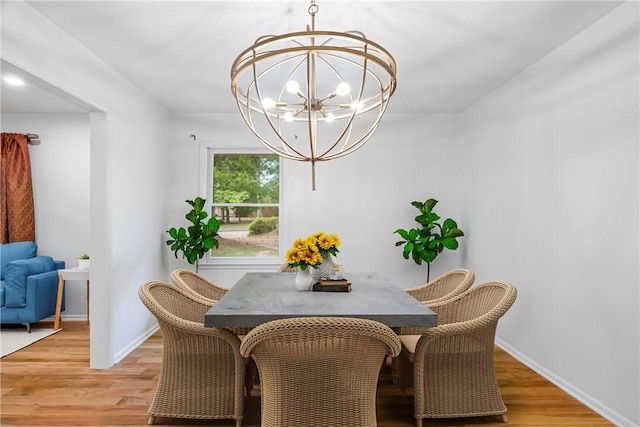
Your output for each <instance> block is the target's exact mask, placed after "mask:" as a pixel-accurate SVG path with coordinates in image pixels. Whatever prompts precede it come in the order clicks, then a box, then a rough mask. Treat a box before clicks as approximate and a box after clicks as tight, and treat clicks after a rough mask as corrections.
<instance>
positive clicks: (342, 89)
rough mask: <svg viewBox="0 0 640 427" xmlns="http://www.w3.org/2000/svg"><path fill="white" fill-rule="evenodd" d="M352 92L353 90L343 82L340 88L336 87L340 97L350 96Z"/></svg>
mask: <svg viewBox="0 0 640 427" xmlns="http://www.w3.org/2000/svg"><path fill="white" fill-rule="evenodd" d="M350 90H351V88H349V85H348V84H347V83H345V82H342V83H340V84H339V85H338V87H336V95H339V96H345V95H348V94H349V91H350Z"/></svg>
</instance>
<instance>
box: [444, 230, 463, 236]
mask: <svg viewBox="0 0 640 427" xmlns="http://www.w3.org/2000/svg"><path fill="white" fill-rule="evenodd" d="M462 236H464V233H463V232H462V230H460V229H459V228H452V229H450V230H448V231H447V232H446V233H445V234H444V236H443V237H462Z"/></svg>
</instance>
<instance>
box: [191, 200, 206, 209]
mask: <svg viewBox="0 0 640 427" xmlns="http://www.w3.org/2000/svg"><path fill="white" fill-rule="evenodd" d="M204 203H205V199H203V198H202V197H196V198H195V200H194V201H193V209H194V210H195V211H197V212H200V211H201V210H202V208H204Z"/></svg>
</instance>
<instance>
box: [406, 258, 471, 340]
mask: <svg viewBox="0 0 640 427" xmlns="http://www.w3.org/2000/svg"><path fill="white" fill-rule="evenodd" d="M474 280H475V274H474V273H473V271H471V270H467V269H462V268H459V269H456V270H451V271H448V272H446V273H445V274H443V275H442V276H440V277H438V278H436V279H434V280H431V281H430V282H427V283H425V284H423V285H420V286H416V287H413V288H408V289H405V292H407V293H408V294H409V295H411V296H412V297H414V298H415V299H417V300H418V301H420V302H421V303H423V304H424V305H426V306H427V307H430V306H431V305H432V304H436V303H439V302H442V301H446V300H448V299H451V298H453V297H455V296H457V295H460V294H461V293H463V292H464V291H466V290H467V289H469V288H470V287H471V285H473V281H474ZM423 330H424V328H406V327H405V328H400V330H399V332H398V333H399V334H400V335H416V334H421V333H422V331H423Z"/></svg>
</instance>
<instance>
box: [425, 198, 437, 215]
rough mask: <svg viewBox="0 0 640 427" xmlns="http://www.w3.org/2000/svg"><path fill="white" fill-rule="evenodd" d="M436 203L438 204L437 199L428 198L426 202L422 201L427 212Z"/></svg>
mask: <svg viewBox="0 0 640 427" xmlns="http://www.w3.org/2000/svg"><path fill="white" fill-rule="evenodd" d="M437 204H438V201H437V200H436V199H429V200H427V201H426V202H424V206H425V209H426V211H427V212H431V211H432V210H433V208H434V207H435V206H436V205H437Z"/></svg>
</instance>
